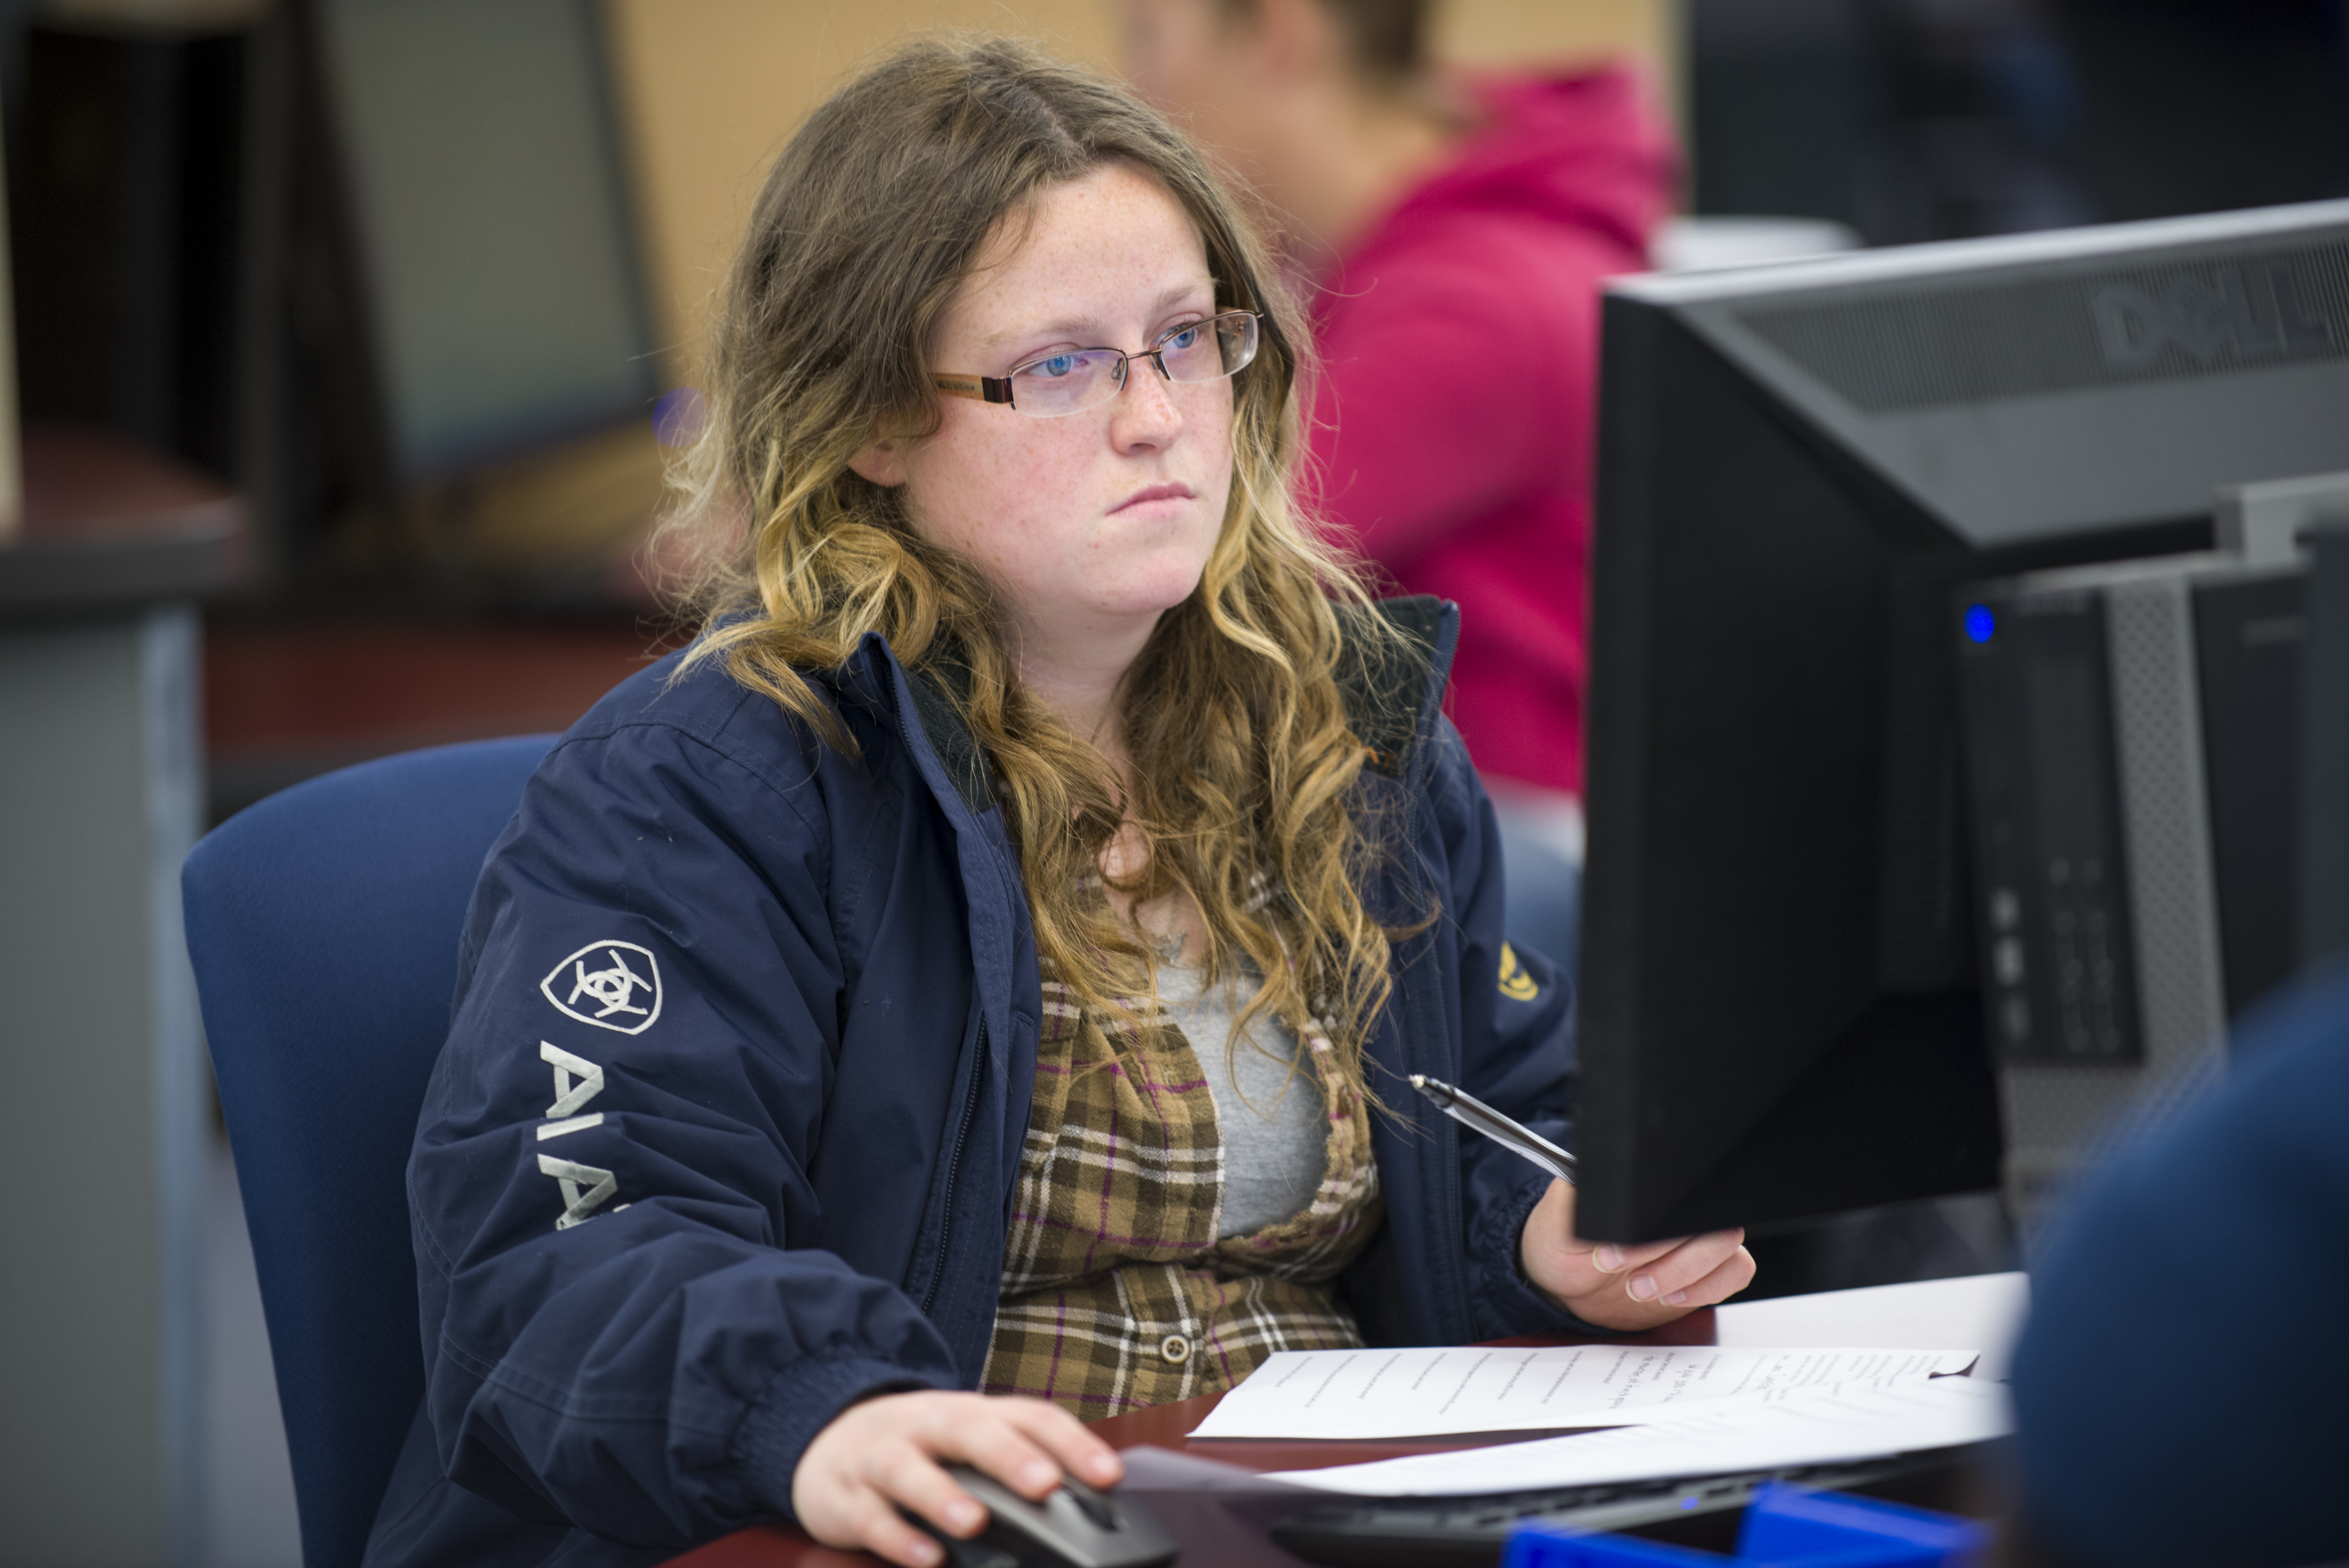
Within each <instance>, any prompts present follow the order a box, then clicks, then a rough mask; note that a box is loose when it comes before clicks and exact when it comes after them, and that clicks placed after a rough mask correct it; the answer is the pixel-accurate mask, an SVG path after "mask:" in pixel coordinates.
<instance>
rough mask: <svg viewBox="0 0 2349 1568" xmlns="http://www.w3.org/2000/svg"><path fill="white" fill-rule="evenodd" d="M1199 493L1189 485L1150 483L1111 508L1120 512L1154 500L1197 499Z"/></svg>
mask: <svg viewBox="0 0 2349 1568" xmlns="http://www.w3.org/2000/svg"><path fill="white" fill-rule="evenodd" d="M1197 495H1198V492H1197V491H1196V490H1193V489H1192V488H1191V487H1190V486H1189V485H1185V484H1165V485H1149V486H1145V487H1144V488H1143V489H1141V490H1136V491H1134V492H1133V494H1132V495H1130V496H1128V497H1126V498H1125V499H1124V500H1122V501H1120V502H1118V503H1117V504H1116V505H1115V506H1113V507H1112V508H1110V511H1112V512H1120V511H1125V510H1126V508H1128V507H1134V506H1142V505H1143V504H1145V503H1147V502H1150V501H1154V500H1195V499H1197Z"/></svg>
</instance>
